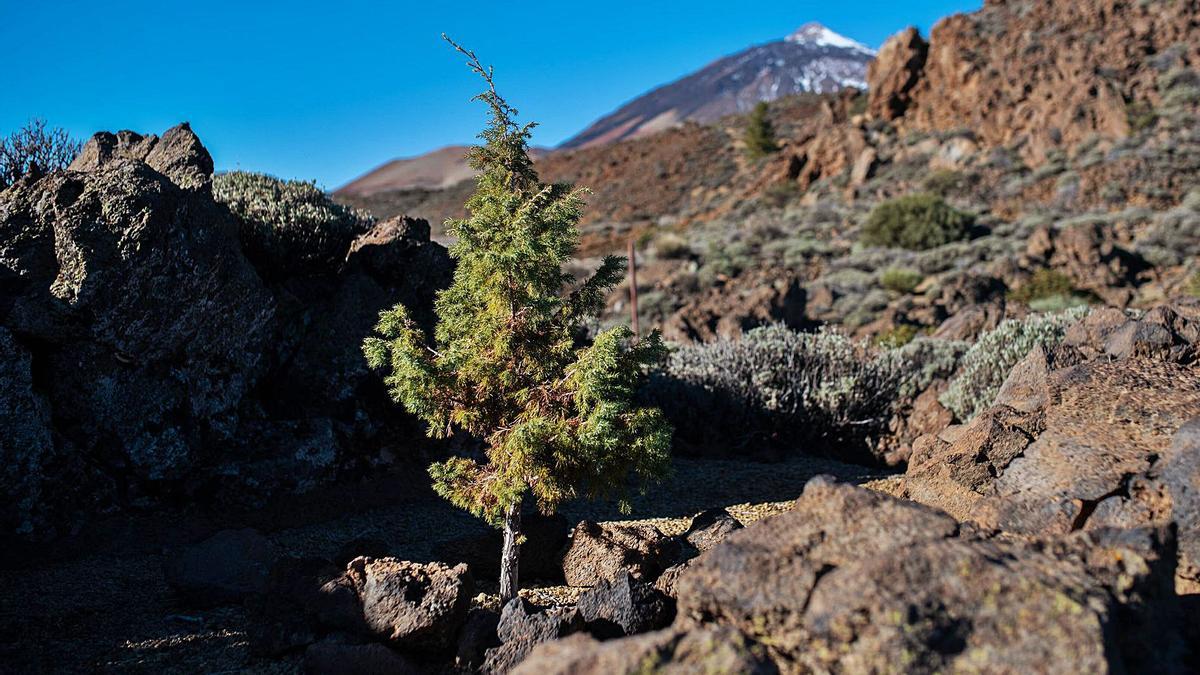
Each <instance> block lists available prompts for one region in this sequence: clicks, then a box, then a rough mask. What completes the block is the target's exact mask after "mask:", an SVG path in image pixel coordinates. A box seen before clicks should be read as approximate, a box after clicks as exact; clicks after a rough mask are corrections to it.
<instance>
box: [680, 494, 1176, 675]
mask: <svg viewBox="0 0 1200 675" xmlns="http://www.w3.org/2000/svg"><path fill="white" fill-rule="evenodd" d="M1172 548H1173V542H1172V541H1171V536H1170V531H1169V530H1168V529H1165V528H1163V529H1153V528H1151V529H1144V530H1136V531H1113V530H1105V531H1097V532H1091V533H1083V534H1077V535H1074V536H1072V537H1068V538H1063V539H1055V540H1044V541H1029V542H1027V541H1022V540H1018V539H1015V538H1007V539H994V540H989V539H983V538H980V537H979V536H978V535H975V534H973V533H972V532H971V531H970V530H967V529H960V527H959V526H958V524H957V523H956V521H955V520H954V519H953V518H951V517H949V516H948V515H946V514H944V513H941V512H939V511H936V510H933V509H930V508H928V507H923V506H920V505H917V504H913V503H911V502H907V501H901V500H898V499H895V498H892V497H888V496H886V495H883V494H881V493H877V492H874V491H870V490H866V489H863V488H858V487H853V486H849V485H837V484H833V483H831V482H830V481H829V480H828V479H824V478H817V479H813V480H812V481H810V482H809V484H808V485H807V486H806V487H805V490H804V494H803V495H802V496H801V497H800V498H799V499H798V500H797V501H796V504H795V506H794V508H793V509H792V510H791V511H788V512H785V513H783V514H780V515H777V516H773V517H771V518H768V519H766V520H764V521H761V522H760V523H757V524H756V525H754V526H753V527H750V528H747V529H745V530H743V531H741V532H737V533H735V534H733V535H731V536H730V537H729V539H728V540H726V542H725V543H723V544H721V545H720V546H718V547H716V548H715V549H713V550H712V551H710V552H709V553H707V554H705V555H704V556H702V557H700V558H698V559H697V560H696V562H695V563H694V564H693V565H692V567H691V568H690V569H689V570H688V571H687V572H685V573H684V575H683V577H682V578H681V579H680V580H679V585H678V590H679V612H680V616H681V618H683V617H686V618H687V619H689V620H691V621H698V622H702V623H705V624H711V623H716V624H718V625H725V626H730V627H733V628H735V629H739V630H742V631H744V632H746V633H747V634H748V635H750V636H752V637H757V638H758V639H761V641H762V642H763V643H764V644H767V645H769V647H770V649H771V651H772V653H773V654H775V655H776V656H778V657H779V658H781V659H785V660H786V661H787V662H788V663H789V664H791V667H792V668H794V669H797V670H801V671H809V670H811V671H816V672H828V671H845V670H851V671H860V670H861V671H864V672H865V671H885V670H888V669H889V668H890V667H894V666H895V664H896V663H901V662H903V663H905V664H907V666H906V667H907V668H910V669H919V670H930V671H933V670H946V671H952V670H956V669H958V668H966V667H970V668H974V669H981V670H985V671H986V670H992V669H997V670H1008V669H1016V670H1038V671H1051V672H1075V671H1077V670H1078V669H1080V668H1083V669H1085V670H1091V671H1095V670H1109V669H1112V668H1116V669H1130V670H1139V669H1149V670H1157V669H1162V670H1168V671H1170V670H1178V669H1179V668H1180V661H1179V658H1180V656H1181V648H1182V643H1181V641H1180V639H1179V635H1178V632H1177V630H1176V623H1174V622H1173V620H1172V619H1171V617H1172V616H1174V612H1175V611H1177V609H1178V607H1177V605H1176V601H1175V596H1174V593H1173V589H1172V588H1171V586H1170V583H1169V579H1170V577H1171V575H1172V571H1173V567H1174V559H1173V554H1172ZM763 579H771V580H772V583H771V584H764V583H763ZM1164 581H1166V583H1164ZM1151 644H1152V645H1154V646H1153V647H1146V645H1151Z"/></svg>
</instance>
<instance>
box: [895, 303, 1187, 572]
mask: <svg viewBox="0 0 1200 675" xmlns="http://www.w3.org/2000/svg"><path fill="white" fill-rule="evenodd" d="M1178 310H1179V311H1176V309H1171V308H1167V307H1160V308H1156V309H1154V310H1151V311H1149V312H1147V313H1146V314H1145V315H1144V316H1143V317H1142V318H1141V319H1140V320H1135V319H1130V318H1129V317H1127V316H1126V315H1125V314H1124V313H1123V312H1121V311H1119V310H1111V309H1110V310H1097V311H1095V312H1093V313H1091V314H1090V315H1089V316H1088V317H1086V318H1085V319H1083V320H1081V321H1080V322H1079V323H1077V324H1075V325H1074V326H1072V327H1071V328H1069V329H1068V331H1067V333H1066V337H1065V338H1064V340H1063V343H1062V344H1061V345H1060V346H1058V347H1056V348H1054V349H1050V350H1044V349H1041V348H1036V349H1034V350H1033V351H1032V352H1031V353H1030V354H1029V355H1028V356H1027V357H1026V358H1025V359H1024V360H1023V361H1022V362H1021V363H1019V364H1018V365H1017V366H1016V367H1015V368H1014V369H1013V370H1012V372H1011V373H1010V374H1009V377H1008V379H1007V380H1006V381H1005V383H1004V385H1003V387H1001V390H1000V392H999V394H998V396H997V399H996V401H995V405H993V407H991V408H989V409H988V410H986V411H984V412H983V413H981V414H980V415H978V416H977V417H975V418H974V419H972V420H971V421H970V422H968V423H966V424H964V425H958V426H951V427H948V428H946V429H945V430H943V431H941V432H939V433H937V434H934V435H929V436H925V437H922V438H921V439H918V441H917V443H916V444H915V446H914V452H913V457H912V460H911V462H910V463H909V467H908V471H907V474H906V477H905V490H906V494H907V495H908V496H909V497H911V498H913V499H915V500H917V501H920V502H923V503H926V504H931V505H934V506H937V507H939V508H942V509H945V510H946V511H948V512H949V513H951V514H953V515H954V516H955V517H956V518H959V519H962V520H971V521H975V522H977V523H979V524H980V525H982V526H983V527H986V528H993V529H1000V530H1005V531H1009V532H1019V533H1024V534H1063V533H1068V532H1072V531H1076V530H1081V529H1082V530H1094V529H1099V528H1104V527H1137V526H1147V525H1153V524H1166V523H1168V522H1172V521H1174V522H1175V523H1176V525H1177V526H1178V528H1179V536H1180V555H1181V560H1180V567H1179V571H1180V575H1181V577H1180V580H1181V582H1185V583H1195V582H1196V581H1200V577H1196V576H1195V572H1194V570H1195V560H1194V559H1193V558H1192V557H1191V556H1192V555H1194V551H1195V546H1196V542H1195V541H1194V536H1195V532H1196V526H1197V520H1196V511H1195V509H1194V508H1192V507H1190V506H1188V504H1189V500H1190V499H1192V496H1191V494H1190V493H1189V492H1188V491H1187V490H1186V488H1185V486H1186V485H1187V484H1188V481H1193V480H1197V478H1196V474H1195V471H1194V459H1192V458H1191V455H1192V454H1194V449H1193V446H1192V445H1190V444H1189V441H1188V438H1189V434H1188V433H1187V432H1181V433H1180V434H1179V437H1178V440H1173V439H1174V438H1175V437H1176V436H1177V432H1180V429H1181V428H1183V427H1184V426H1185V424H1186V423H1187V422H1188V421H1189V420H1191V419H1193V418H1194V417H1197V416H1200V370H1198V369H1197V367H1196V365H1195V364H1194V359H1195V350H1196V343H1197V337H1198V331H1200V325H1198V324H1197V323H1196V321H1195V319H1194V318H1193V316H1189V315H1186V313H1188V312H1191V311H1192V310H1191V309H1190V308H1184V307H1180V308H1178ZM1171 486H1174V487H1171ZM1176 500H1177V501H1178V502H1179V504H1180V506H1179V508H1177V509H1176V512H1175V513H1172V503H1173V501H1176ZM1189 551H1191V552H1193V553H1189Z"/></svg>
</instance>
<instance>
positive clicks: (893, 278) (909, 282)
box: [879, 267, 925, 295]
mask: <svg viewBox="0 0 1200 675" xmlns="http://www.w3.org/2000/svg"><path fill="white" fill-rule="evenodd" d="M924 279H925V275H924V274H921V273H920V272H918V271H917V270H914V269H911V268H908V267H889V268H887V269H885V270H884V271H883V272H880V274H879V285H880V286H883V287H884V288H886V289H887V290H889V291H895V292H896V293H900V294H901V295H903V294H906V293H912V291H913V289H914V288H916V287H917V286H918V285H919V284H920V283H921V282H922V281H924Z"/></svg>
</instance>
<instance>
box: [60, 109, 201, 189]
mask: <svg viewBox="0 0 1200 675" xmlns="http://www.w3.org/2000/svg"><path fill="white" fill-rule="evenodd" d="M121 161H133V162H141V163H143V164H145V165H146V166H148V167H150V168H151V169H154V170H155V171H157V172H159V173H161V174H162V175H164V176H166V177H167V178H169V179H170V180H171V182H172V183H175V184H176V185H178V186H179V187H181V188H184V189H186V190H207V189H208V188H209V187H211V185H212V175H213V160H212V156H211V155H209V154H208V150H207V149H206V148H205V147H204V145H203V144H201V143H200V139H199V138H198V137H197V136H196V134H195V133H194V132H193V131H192V128H191V126H189V125H188V124H187V123H186V122H184V123H183V124H180V125H177V126H174V127H171V128H170V129H168V130H167V131H166V132H165V133H164V134H163V135H162V138H159V137H158V136H155V135H153V134H151V135H149V136H143V135H141V134H139V133H135V132H133V131H120V132H117V133H115V134H114V133H110V132H107V131H101V132H100V133H97V134H96V135H94V136H92V137H91V138H90V139H88V142H87V143H85V144H84V146H83V148H82V149H81V150H80V151H79V154H78V155H76V157H75V159H74V160H73V161H72V162H71V165H70V166H69V167H67V168H68V169H70V170H71V171H81V172H90V171H97V170H100V169H103V168H105V167H108V166H110V165H112V164H114V163H117V162H121Z"/></svg>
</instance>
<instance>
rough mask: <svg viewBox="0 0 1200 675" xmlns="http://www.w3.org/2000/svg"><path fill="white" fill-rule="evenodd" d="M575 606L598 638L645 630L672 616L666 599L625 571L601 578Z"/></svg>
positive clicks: (653, 588) (668, 600) (661, 593)
mask: <svg viewBox="0 0 1200 675" xmlns="http://www.w3.org/2000/svg"><path fill="white" fill-rule="evenodd" d="M576 606H577V607H578V608H579V615H580V616H581V617H583V620H584V621H585V622H586V623H587V630H588V632H589V633H591V634H592V635H594V636H596V637H598V638H600V639H608V638H614V637H620V636H623V635H633V634H635V633H645V632H647V631H651V630H655V629H657V628H662V627H663V626H665V625H667V624H669V623H670V622H671V619H673V618H675V607H674V603H673V602H672V601H671V599H670V598H668V597H667V596H666V595H665V594H664V593H663V592H662V591H660V590H658V589H657V588H655V587H653V586H651V585H650V584H648V583H646V582H643V581H637V580H635V579H634V578H633V577H632V576H631V575H630V574H629V573H628V572H624V573H622V574H618V575H617V576H616V578H614V579H612V580H609V579H602V580H601V581H600V583H598V584H596V585H595V586H593V587H592V588H590V589H588V590H587V591H585V592H584V593H583V595H580V596H579V600H578V602H577V603H576Z"/></svg>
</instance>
